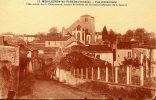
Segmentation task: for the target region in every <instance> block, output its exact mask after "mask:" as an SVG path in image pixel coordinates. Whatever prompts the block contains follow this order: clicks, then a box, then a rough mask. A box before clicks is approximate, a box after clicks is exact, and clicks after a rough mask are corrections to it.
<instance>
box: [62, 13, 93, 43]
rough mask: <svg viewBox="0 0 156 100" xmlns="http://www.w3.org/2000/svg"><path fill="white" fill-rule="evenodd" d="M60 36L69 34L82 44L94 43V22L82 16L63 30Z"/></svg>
mask: <svg viewBox="0 0 156 100" xmlns="http://www.w3.org/2000/svg"><path fill="white" fill-rule="evenodd" d="M62 34H63V35H66V34H71V35H72V36H74V37H75V38H76V39H77V40H79V41H80V42H82V43H93V42H95V21H94V17H92V16H90V15H82V16H80V19H78V20H77V21H75V22H74V23H73V24H72V25H71V26H70V27H68V28H66V29H65V28H63V29H62Z"/></svg>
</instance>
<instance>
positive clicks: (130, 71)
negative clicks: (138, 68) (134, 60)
mask: <svg viewBox="0 0 156 100" xmlns="http://www.w3.org/2000/svg"><path fill="white" fill-rule="evenodd" d="M131 83H132V66H131V65H130V66H129V84H131Z"/></svg>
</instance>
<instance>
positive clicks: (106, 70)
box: [106, 66, 108, 82]
mask: <svg viewBox="0 0 156 100" xmlns="http://www.w3.org/2000/svg"><path fill="white" fill-rule="evenodd" d="M106 82H108V66H106Z"/></svg>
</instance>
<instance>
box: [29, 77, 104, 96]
mask: <svg viewBox="0 0 156 100" xmlns="http://www.w3.org/2000/svg"><path fill="white" fill-rule="evenodd" d="M31 98H36V99H37V98H40V99H42V98H44V99H45V98H46V99H84V98H88V99H105V96H104V95H99V94H93V93H88V92H84V91H80V90H78V89H76V88H74V87H69V86H68V85H64V84H61V83H58V82H55V81H45V80H36V81H35V84H34V86H33V94H32V96H31Z"/></svg>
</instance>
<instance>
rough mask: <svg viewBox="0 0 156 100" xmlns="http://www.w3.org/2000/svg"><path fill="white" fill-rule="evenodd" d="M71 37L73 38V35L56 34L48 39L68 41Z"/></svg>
mask: <svg viewBox="0 0 156 100" xmlns="http://www.w3.org/2000/svg"><path fill="white" fill-rule="evenodd" d="M69 38H71V36H64V37H60V36H54V37H51V38H49V39H47V40H46V41H67V40H68V39H69Z"/></svg>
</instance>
